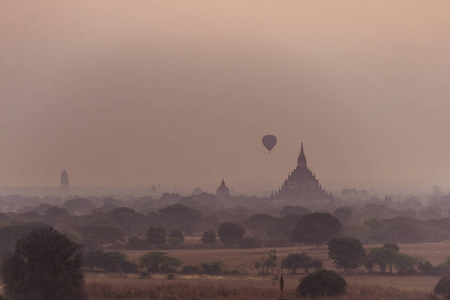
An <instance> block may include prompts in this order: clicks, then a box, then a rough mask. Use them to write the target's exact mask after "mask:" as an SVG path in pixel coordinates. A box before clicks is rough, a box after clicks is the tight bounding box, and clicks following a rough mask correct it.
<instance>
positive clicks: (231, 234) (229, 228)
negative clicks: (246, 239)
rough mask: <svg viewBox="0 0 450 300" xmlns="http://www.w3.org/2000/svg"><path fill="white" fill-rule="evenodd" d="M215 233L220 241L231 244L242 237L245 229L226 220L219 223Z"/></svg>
mask: <svg viewBox="0 0 450 300" xmlns="http://www.w3.org/2000/svg"><path fill="white" fill-rule="evenodd" d="M217 234H218V235H219V238H220V241H221V242H222V243H224V244H227V245H229V246H233V245H234V244H235V243H236V242H237V241H238V240H240V239H242V237H243V236H244V234H245V229H244V228H242V226H241V225H239V224H235V223H229V222H226V223H222V224H220V225H219V227H218V228H217Z"/></svg>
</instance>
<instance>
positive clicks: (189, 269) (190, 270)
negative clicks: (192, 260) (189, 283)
mask: <svg viewBox="0 0 450 300" xmlns="http://www.w3.org/2000/svg"><path fill="white" fill-rule="evenodd" d="M201 272H202V270H201V268H200V267H199V266H194V265H185V266H183V268H181V271H180V273H182V274H200V273H201Z"/></svg>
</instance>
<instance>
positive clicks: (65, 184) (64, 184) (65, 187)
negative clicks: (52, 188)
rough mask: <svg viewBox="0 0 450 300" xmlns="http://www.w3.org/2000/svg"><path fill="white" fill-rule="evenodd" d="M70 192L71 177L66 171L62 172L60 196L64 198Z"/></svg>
mask: <svg viewBox="0 0 450 300" xmlns="http://www.w3.org/2000/svg"><path fill="white" fill-rule="evenodd" d="M68 192H69V175H68V174H67V172H66V170H63V171H62V172H61V183H60V185H59V194H60V195H62V196H65V195H67V193H68Z"/></svg>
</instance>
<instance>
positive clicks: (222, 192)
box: [216, 178, 230, 201]
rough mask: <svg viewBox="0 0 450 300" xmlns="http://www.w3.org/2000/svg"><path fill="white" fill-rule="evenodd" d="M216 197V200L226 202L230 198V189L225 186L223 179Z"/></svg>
mask: <svg viewBox="0 0 450 300" xmlns="http://www.w3.org/2000/svg"><path fill="white" fill-rule="evenodd" d="M216 196H217V200H220V201H224V200H228V198H229V197H230V189H229V188H228V187H227V186H226V185H225V180H223V178H222V182H221V183H220V186H219V187H218V188H217V193H216Z"/></svg>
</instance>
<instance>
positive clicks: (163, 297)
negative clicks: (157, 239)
mask: <svg viewBox="0 0 450 300" xmlns="http://www.w3.org/2000/svg"><path fill="white" fill-rule="evenodd" d="M87 291H88V295H89V299H90V300H103V299H117V300H118V299H130V300H144V299H146V300H147V299H154V300H178V299H198V300H201V299H205V300H206V299H215V300H225V299H228V300H229V299H235V300H265V299H267V300H269V299H270V300H276V299H277V298H278V295H279V294H278V289H276V288H254V287H249V286H239V287H220V286H215V285H208V284H201V285H194V286H193V285H190V284H187V283H180V282H178V283H173V284H160V285H157V286H153V287H148V288H130V287H116V288H115V287H113V286H111V285H110V284H107V283H88V284H87ZM194 293H195V298H194ZM286 299H288V300H289V299H297V297H296V294H295V290H294V289H288V290H286ZM316 299H326V298H316ZM332 299H336V300H350V299H361V300H377V299H393V300H406V299H411V300H419V299H420V300H427V299H430V300H431V299H433V298H432V296H431V294H430V293H428V292H417V291H402V290H399V289H396V288H382V287H379V286H369V285H357V284H350V285H349V286H348V288H347V294H346V295H344V296H340V297H335V298H332Z"/></svg>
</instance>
